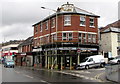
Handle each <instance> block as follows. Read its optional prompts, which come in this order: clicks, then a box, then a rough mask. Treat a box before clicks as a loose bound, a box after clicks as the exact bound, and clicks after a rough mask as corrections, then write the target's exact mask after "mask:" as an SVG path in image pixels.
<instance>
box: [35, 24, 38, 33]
mask: <svg viewBox="0 0 120 84" xmlns="http://www.w3.org/2000/svg"><path fill="white" fill-rule="evenodd" d="M37 32H38V25H36V26H35V33H37Z"/></svg>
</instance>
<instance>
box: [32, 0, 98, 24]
mask: <svg viewBox="0 0 120 84" xmlns="http://www.w3.org/2000/svg"><path fill="white" fill-rule="evenodd" d="M66 5H67V7H69V8H68V9H69V10H65V9H64V7H65V6H66ZM56 13H57V15H64V14H78V15H86V16H93V17H100V16H98V15H95V14H93V13H91V12H88V11H86V10H83V9H81V8H78V7H75V6H74V5H73V4H69V3H68V2H67V4H63V5H62V6H61V8H59V7H58V9H57V11H56ZM56 13H54V14H52V15H50V16H48V17H46V18H45V19H43V20H42V21H40V22H38V23H36V24H34V25H33V26H35V25H37V24H39V23H41V22H44V21H46V20H48V19H50V18H52V17H55V16H56Z"/></svg>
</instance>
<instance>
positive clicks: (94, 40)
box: [92, 34, 96, 43]
mask: <svg viewBox="0 0 120 84" xmlns="http://www.w3.org/2000/svg"><path fill="white" fill-rule="evenodd" d="M92 38H93V39H92V42H93V43H96V35H95V34H93V35H92Z"/></svg>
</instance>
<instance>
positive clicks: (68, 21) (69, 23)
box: [64, 15, 71, 26]
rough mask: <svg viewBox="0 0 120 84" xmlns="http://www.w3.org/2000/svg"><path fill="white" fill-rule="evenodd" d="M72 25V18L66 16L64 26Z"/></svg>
mask: <svg viewBox="0 0 120 84" xmlns="http://www.w3.org/2000/svg"><path fill="white" fill-rule="evenodd" d="M70 25H71V16H70V15H65V16H64V26H70Z"/></svg>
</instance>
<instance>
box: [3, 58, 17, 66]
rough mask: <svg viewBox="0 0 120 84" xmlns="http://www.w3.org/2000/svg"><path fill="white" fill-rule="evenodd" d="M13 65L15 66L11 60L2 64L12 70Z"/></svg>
mask: <svg viewBox="0 0 120 84" xmlns="http://www.w3.org/2000/svg"><path fill="white" fill-rule="evenodd" d="M14 65H15V63H14V61H13V60H12V59H7V60H5V62H4V67H12V68H14Z"/></svg>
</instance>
